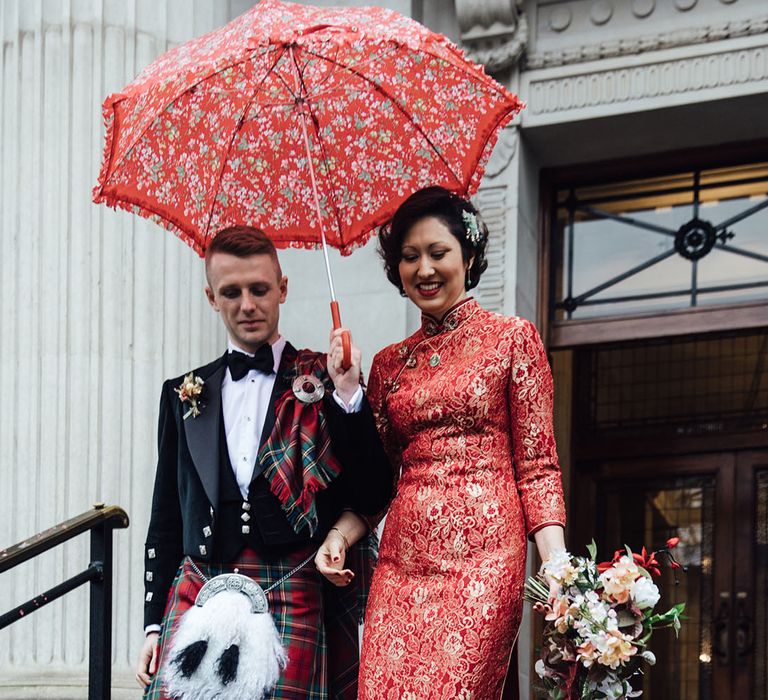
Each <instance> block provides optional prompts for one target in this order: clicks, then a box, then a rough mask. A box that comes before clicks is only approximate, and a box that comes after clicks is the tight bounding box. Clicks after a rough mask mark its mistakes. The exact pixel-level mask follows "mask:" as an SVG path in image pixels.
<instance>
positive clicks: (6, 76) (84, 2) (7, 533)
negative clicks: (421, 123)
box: [0, 0, 228, 698]
mask: <svg viewBox="0 0 768 700" xmlns="http://www.w3.org/2000/svg"><path fill="white" fill-rule="evenodd" d="M227 20H228V3H224V2H220V1H219V0H193V1H191V2H190V1H186V0H3V2H2V4H1V5H0V36H1V37H2V54H1V55H0V76H2V77H1V78H0V81H1V82H0V154H1V157H0V227H1V230H2V239H1V240H2V243H3V249H2V253H3V254H2V257H0V290H1V292H0V356H1V357H2V362H0V386H2V400H0V407H1V408H0V410H1V411H2V418H0V484H2V486H0V536H1V537H2V540H1V541H0V546H7V545H10V544H12V543H14V542H17V541H19V540H21V539H24V538H25V537H27V536H29V535H32V534H34V533H36V532H39V531H40V530H42V529H44V528H47V527H49V526H51V525H54V524H55V523H57V522H60V521H62V520H65V519H66V518H68V517H71V516H73V515H75V514H77V513H80V512H82V511H85V510H87V509H89V508H90V507H91V505H92V504H93V503H94V502H97V501H104V502H107V503H114V504H119V505H121V506H123V507H124V508H125V509H126V510H127V511H128V513H129V515H130V517H131V527H130V529H129V530H127V531H121V532H118V533H117V535H116V543H115V557H116V561H115V587H114V607H113V611H114V612H113V620H114V626H113V669H114V687H115V689H116V690H115V694H114V696H113V697H136V693H137V691H138V688H137V686H136V685H135V681H134V680H133V677H132V676H133V673H132V668H133V665H134V660H135V656H136V653H137V650H138V647H139V644H140V642H141V639H142V636H143V635H142V630H141V625H142V619H141V618H142V612H141V611H142V602H143V601H142V596H143V589H142V561H141V556H142V543H143V539H144V535H145V532H146V525H147V521H148V513H149V506H150V498H151V493H152V481H153V476H154V468H155V454H156V448H155V443H156V438H155V432H156V421H157V403H158V398H159V392H160V385H161V381H162V380H163V379H164V378H165V377H168V376H172V375H174V374H179V373H181V372H183V371H184V370H186V369H189V368H190V367H192V366H196V365H198V364H200V363H202V362H204V361H208V360H210V359H212V358H213V357H215V356H216V355H217V354H218V353H219V352H220V351H221V348H222V344H223V340H224V335H223V333H222V331H221V329H220V324H219V322H218V319H217V317H216V316H215V314H212V313H210V311H209V309H208V307H207V303H206V302H205V300H204V297H203V293H202V281H203V277H202V265H201V262H200V260H199V259H198V258H197V257H196V256H195V255H194V253H193V252H192V251H191V249H189V248H187V247H186V246H185V245H183V244H182V243H181V242H179V241H178V240H176V239H175V238H174V237H173V236H172V235H170V234H169V233H168V232H166V231H164V230H163V229H161V228H159V227H158V226H156V225H154V224H151V223H148V222H147V221H145V220H143V219H141V220H140V219H138V218H136V217H133V216H131V215H129V214H126V213H122V212H121V213H115V212H112V211H110V210H107V209H106V208H105V207H96V206H95V205H93V204H92V203H91V188H92V187H93V185H94V184H95V181H96V175H97V173H98V167H99V163H100V160H101V155H102V147H103V136H104V134H103V126H102V122H101V109H100V105H101V102H102V100H103V98H104V97H105V96H106V95H107V94H108V93H110V92H113V91H116V90H119V89H120V88H121V87H122V86H123V85H125V84H126V83H128V82H129V81H130V80H131V79H132V78H133V77H134V75H135V74H136V73H137V72H138V71H139V70H140V69H141V68H142V67H143V66H145V65H146V64H147V63H149V62H150V61H151V60H152V59H153V58H154V57H155V56H157V55H158V54H160V53H161V52H163V51H165V50H166V49H167V48H169V47H170V46H171V45H173V44H176V43H179V42H183V41H186V40H187V39H189V38H190V37H192V36H195V35H199V34H202V33H204V32H205V31H208V30H209V29H211V28H213V27H215V26H218V25H220V24H223V23H225V22H226V21H227ZM87 564H88V539H87V537H81V538H78V539H77V540H76V541H74V542H72V543H70V544H68V545H65V546H63V547H59V548H57V549H56V550H53V551H51V552H49V553H47V554H45V555H43V556H41V557H39V558H38V559H36V560H35V561H33V562H29V563H27V564H24V565H22V566H20V567H18V568H17V569H16V570H14V571H13V572H10V573H7V574H4V575H3V576H2V577H1V578H0V600H2V605H3V608H4V610H3V611H5V609H7V608H10V607H11V606H13V605H16V604H18V603H21V602H23V601H24V600H26V599H28V598H31V597H32V596H33V595H36V594H37V593H40V592H42V591H43V590H45V589H47V588H49V587H51V586H52V585H54V584H55V583H58V582H59V581H61V580H63V579H64V578H65V577H68V576H71V575H73V574H74V573H77V572H78V571H80V570H82V569H84V568H85V567H86V566H87ZM87 645H88V606H87V589H86V588H83V589H80V590H78V591H77V592H75V593H71V594H69V595H67V596H66V597H65V598H64V599H62V600H60V601H57V602H55V603H52V604H51V605H49V606H47V607H46V608H44V609H42V610H40V611H39V612H36V613H35V614H34V615H32V616H31V617H30V618H29V619H26V620H22V621H20V622H18V623H16V624H14V625H13V626H12V627H11V628H9V629H7V630H4V631H3V633H2V634H0V697H13V698H22V697H26V698H44V697H56V698H70V697H71V698H82V697H85V689H84V685H85V678H86V674H87V655H88V652H87V649H88V646H87ZM121 689H126V690H121ZM127 689H130V692H129V691H128V690H127Z"/></svg>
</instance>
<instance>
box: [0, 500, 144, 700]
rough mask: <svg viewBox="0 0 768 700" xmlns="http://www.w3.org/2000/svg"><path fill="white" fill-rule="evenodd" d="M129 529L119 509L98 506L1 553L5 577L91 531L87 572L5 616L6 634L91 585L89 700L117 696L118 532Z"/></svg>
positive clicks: (0, 623) (0, 624)
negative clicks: (115, 569)
mask: <svg viewBox="0 0 768 700" xmlns="http://www.w3.org/2000/svg"><path fill="white" fill-rule="evenodd" d="M128 523H129V520H128V514H127V513H126V512H125V511H124V510H123V509H122V508H120V507H119V506H105V505H104V504H103V503H97V504H96V505H95V506H94V507H93V510H89V511H86V512H85V513H81V514H80V515H77V516H75V517H74V518H70V519H69V520H66V521H64V522H63V523H59V524H58V525H54V526H53V527H51V528H49V529H47V530H44V531H43V532H40V533H38V534H37V535H34V536H33V537H30V538H29V539H28V540H24V541H23V542H19V543H18V544H15V545H13V546H12V547H9V548H8V549H0V574H2V573H4V572H6V571H8V570H9V569H12V568H14V567H15V566H18V565H19V564H21V563H23V562H25V561H28V560H30V559H33V558H34V557H36V556H38V555H39V554H42V553H43V552H47V551H48V550H49V549H52V548H53V547H56V546H57V545H60V544H63V543H64V542H67V541H68V540H71V539H72V538H73V537H77V536H78V535H82V534H83V533H84V532H89V531H90V533H91V561H90V563H89V564H88V568H87V569H85V570H84V571H81V572H80V573H79V574H76V575H75V576H72V577H70V578H68V579H67V580H66V581H64V582H63V583H60V584H58V585H57V586H54V587H53V588H51V589H50V590H48V591H45V593H41V594H40V595H38V596H35V597H34V598H32V600H29V601H27V602H26V603H23V604H21V605H19V606H17V607H15V608H13V610H9V611H8V612H7V613H5V614H4V615H0V629H3V628H5V627H8V626H9V625H12V624H13V623H14V622H18V621H19V620H22V619H24V618H25V617H27V616H28V615H29V614H31V613H33V612H34V611H35V610H39V609H40V608H42V607H43V606H45V605H48V603H51V602H53V601H54V600H56V599H57V598H60V597H61V596H63V595H65V594H66V593H69V592H70V591H73V590H74V589H75V588H78V587H79V586H82V585H83V584H85V583H90V584H91V586H90V588H91V596H90V598H91V600H90V635H89V656H88V698H89V700H105V699H106V698H109V697H110V695H111V684H112V683H111V681H112V531H113V530H117V529H122V528H126V527H128Z"/></svg>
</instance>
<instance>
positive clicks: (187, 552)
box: [137, 226, 392, 700]
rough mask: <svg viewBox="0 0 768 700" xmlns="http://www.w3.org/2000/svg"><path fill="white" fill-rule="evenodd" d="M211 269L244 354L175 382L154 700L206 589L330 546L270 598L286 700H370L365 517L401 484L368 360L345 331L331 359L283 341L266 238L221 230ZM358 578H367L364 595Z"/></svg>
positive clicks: (155, 592)
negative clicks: (221, 578)
mask: <svg viewBox="0 0 768 700" xmlns="http://www.w3.org/2000/svg"><path fill="white" fill-rule="evenodd" d="M205 271H206V278H207V282H208V286H207V287H206V289H205V293H206V296H207V298H208V301H209V303H210V304H211V306H212V307H213V309H214V310H215V311H217V312H218V313H219V314H220V315H221V318H222V321H223V323H224V326H225V327H226V329H227V334H228V336H229V343H228V348H227V352H226V353H225V354H224V356H223V357H220V358H219V359H217V360H215V361H213V362H211V363H210V364H208V365H205V366H204V367H200V368H198V369H195V370H193V371H192V372H190V373H187V374H185V376H183V377H177V378H176V379H171V380H168V381H166V382H165V384H164V385H163V390H162V395H161V400H160V417H159V437H158V465H157V474H156V478H155V487H154V495H153V499H152V512H151V518H150V523H149V530H148V533H147V539H146V547H145V567H144V568H145V572H144V585H145V598H144V600H145V602H144V624H145V633H146V639H145V642H144V645H143V647H142V649H141V653H140V656H139V662H138V668H137V680H138V681H139V683H140V684H141V685H142V686H144V687H147V695H146V697H150V698H164V697H167V696H166V690H165V686H164V676H165V675H166V674H167V670H168V666H169V648H170V647H172V644H173V637H174V633H175V631H176V629H177V627H178V624H179V619H180V618H181V616H182V614H183V613H184V612H185V611H186V610H187V609H189V608H190V607H191V606H192V605H194V602H195V596H196V595H197V592H198V591H199V590H200V588H201V587H202V585H203V583H204V581H205V580H206V579H209V578H212V577H213V576H215V575H217V574H220V573H231V572H233V571H234V570H238V571H239V572H240V573H241V574H246V575H248V576H250V577H251V578H253V579H254V580H255V581H256V582H257V583H258V584H259V585H261V587H262V588H267V587H268V586H269V585H271V584H274V583H275V582H276V581H278V580H279V579H280V578H282V576H283V575H285V574H288V573H289V572H290V571H291V570H292V569H293V568H294V567H296V566H298V565H300V564H301V563H302V562H304V561H306V560H307V559H310V560H311V559H312V558H313V555H314V554H315V552H318V549H319V552H318V553H317V556H316V557H315V564H316V566H315V565H313V564H312V563H311V561H310V563H309V564H306V565H305V566H303V567H302V568H301V569H299V571H297V572H296V573H294V574H293V575H292V576H291V577H290V578H289V579H288V580H287V581H285V582H284V583H283V584H281V585H280V586H278V587H277V588H275V589H274V590H273V591H271V592H270V593H269V594H268V600H269V606H270V612H271V614H272V615H273V618H274V619H275V623H276V626H277V630H278V632H279V633H280V635H281V638H282V642H283V645H284V646H285V647H286V650H287V653H288V665H287V668H286V669H285V671H284V672H283V673H282V676H281V679H280V681H279V682H278V685H277V687H276V688H275V690H274V691H273V694H272V696H271V697H275V698H296V699H297V700H298V699H299V698H301V699H302V700H305V699H307V698H315V697H317V698H325V697H331V698H350V699H351V698H355V697H356V694H357V686H356V676H357V657H356V655H357V625H358V616H359V610H358V598H359V599H360V600H361V601H362V600H364V596H365V594H366V592H367V578H368V577H367V576H366V573H369V572H370V563H371V558H370V557H369V556H368V554H369V553H370V552H369V550H366V549H365V547H364V546H363V544H364V543H367V542H368V538H367V534H368V533H367V527H366V525H365V520H364V519H363V518H362V517H361V516H365V515H374V514H375V513H377V512H379V511H380V510H381V509H382V508H383V507H384V506H385V504H386V503H387V502H388V499H389V496H390V492H391V484H392V478H391V467H390V466H389V463H388V461H387V458H386V456H385V454H384V451H383V449H382V446H381V443H380V441H379V438H378V435H377V432H376V428H375V426H374V423H373V417H372V414H371V410H370V407H369V406H368V404H367V400H366V399H365V398H364V396H363V393H362V389H361V384H360V376H361V374H360V352H359V350H358V349H357V348H355V347H353V352H352V366H351V367H350V368H349V369H347V370H344V369H343V368H342V364H341V344H340V339H339V337H338V333H336V334H334V336H333V338H332V344H331V352H330V353H329V355H328V356H326V355H325V354H320V353H315V352H312V351H308V350H299V351H297V350H296V349H295V348H293V347H292V346H291V345H290V343H288V342H287V341H286V340H285V339H284V338H283V337H282V336H281V335H280V333H279V330H278V320H279V316H280V306H281V304H283V303H284V302H285V299H286V295H287V290H288V280H287V278H286V277H285V276H284V275H283V274H282V271H281V268H280V263H279V261H278V258H277V253H276V251H275V247H274V245H273V244H272V242H271V241H270V240H269V238H267V236H266V235H265V234H263V233H262V232H261V231H259V230H258V229H254V228H251V227H246V226H238V227H232V228H228V229H225V230H223V231H221V232H220V233H219V234H218V235H217V236H216V237H215V238H214V239H213V241H212V242H211V244H210V246H209V248H208V250H207V253H206V258H205ZM326 361H327V367H326ZM361 538H363V540H362V541H361V543H360V544H358V545H357V546H353V545H354V544H355V542H356V541H357V540H360V539H361ZM351 546H353V549H352V550H351V551H349V552H348V553H347V551H346V550H347V549H349V548H350V547H351ZM345 565H347V566H348V568H344V567H345ZM353 568H357V571H358V577H357V578H358V579H359V580H357V581H355V583H356V584H357V585H355V586H349V585H348V584H350V583H351V582H352V581H353V579H355V572H354V571H353ZM320 573H322V574H323V575H324V576H325V577H326V579H328V581H330V582H331V583H333V584H335V585H336V586H338V588H335V587H334V586H332V585H330V584H329V583H328V581H326V580H325V579H323V578H322V577H321V575H320ZM198 663H200V662H198ZM194 665H195V664H194V663H193V664H192V666H194ZM190 668H191V666H189V664H187V666H185V667H184V671H185V672H186V671H190ZM195 670H196V669H195V668H192V670H191V671H190V673H191V674H194V673H195ZM174 671H178V669H174ZM231 676H232V673H231V672H230V673H229V674H228V676H227V678H230V679H231ZM227 678H225V679H224V681H223V683H224V684H226V683H227V682H229V681H228V680H227ZM222 690H224V689H223V688H222Z"/></svg>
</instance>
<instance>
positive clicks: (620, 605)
mask: <svg viewBox="0 0 768 700" xmlns="http://www.w3.org/2000/svg"><path fill="white" fill-rule="evenodd" d="M678 542H679V539H678V538H676V537H673V538H671V539H670V540H668V541H667V546H666V547H664V548H662V549H659V550H658V551H655V552H651V553H650V554H648V553H647V552H646V550H645V547H643V550H642V554H634V553H633V552H632V550H630V549H629V547H627V548H626V549H625V550H618V551H616V553H615V554H614V557H613V560H612V561H610V562H604V563H602V564H597V563H596V562H595V556H596V552H597V548H596V546H595V543H594V542H592V544H591V545H589V546H588V547H587V550H588V551H589V557H574V556H572V555H571V554H569V553H568V552H566V551H564V550H561V551H559V552H554V553H553V554H552V556H551V557H550V559H549V560H548V561H547V562H546V563H545V564H544V565H543V566H542V568H541V571H540V572H539V574H538V575H536V576H532V577H530V578H529V579H528V581H527V582H526V584H525V599H526V600H528V601H530V602H532V603H533V607H534V610H536V611H537V612H539V613H541V614H543V615H544V620H545V626H544V640H543V644H542V649H541V658H540V659H539V661H537V662H536V673H537V674H538V676H539V677H540V678H541V679H542V681H543V683H544V688H545V689H546V692H547V697H548V698H550V699H551V700H571V699H572V698H582V699H583V700H597V699H598V698H610V699H611V700H619V699H622V698H629V697H636V696H638V695H640V694H641V692H642V691H636V690H632V687H631V686H630V683H629V679H630V678H632V676H634V675H636V674H639V673H642V664H643V663H648V664H651V665H652V664H654V663H655V662H656V657H655V656H654V655H653V652H651V651H650V649H649V648H648V642H649V640H650V638H651V635H652V634H653V631H654V630H656V629H659V628H662V627H672V628H673V629H674V630H675V634H677V632H678V631H679V629H680V617H681V615H682V613H683V610H684V609H685V603H680V604H678V605H675V606H674V607H672V608H671V609H670V610H668V611H667V612H665V613H661V614H654V611H653V610H654V608H655V606H656V604H657V603H658V602H659V597H660V594H659V589H658V587H657V586H656V584H654V583H653V578H652V577H653V576H660V575H661V570H660V565H659V561H658V559H657V557H658V556H659V555H662V554H663V555H666V557H667V558H668V559H669V562H670V564H671V566H672V567H673V568H675V569H677V568H680V565H679V564H678V563H677V561H676V560H675V558H674V556H673V555H672V551H671V550H672V549H673V548H674V547H675V546H677V544H678Z"/></svg>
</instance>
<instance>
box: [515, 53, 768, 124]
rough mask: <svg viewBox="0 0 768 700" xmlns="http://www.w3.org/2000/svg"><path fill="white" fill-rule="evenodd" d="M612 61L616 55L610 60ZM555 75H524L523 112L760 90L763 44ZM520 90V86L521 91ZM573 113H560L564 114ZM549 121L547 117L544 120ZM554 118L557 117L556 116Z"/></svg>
mask: <svg viewBox="0 0 768 700" xmlns="http://www.w3.org/2000/svg"><path fill="white" fill-rule="evenodd" d="M614 60H615V59H614ZM556 73H557V75H551V76H547V77H544V76H542V77H541V78H538V77H537V76H536V74H535V73H529V74H527V80H526V81H525V82H527V83H528V85H527V86H525V88H524V89H525V93H524V94H526V95H527V97H528V109H527V113H528V114H529V115H531V116H532V117H537V116H538V117H547V116H554V115H556V114H558V113H561V114H562V113H566V112H574V111H581V110H585V109H591V110H594V109H595V108H602V109H601V110H600V111H603V112H605V111H606V108H608V107H612V106H615V105H621V104H622V103H627V109H637V108H642V103H643V102H647V103H650V102H653V101H656V100H658V99H659V98H666V99H665V102H666V101H667V100H668V99H669V98H670V97H671V96H675V95H682V94H685V93H690V92H700V91H705V92H706V91H716V90H718V89H721V88H732V89H735V88H739V89H738V90H737V92H739V93H744V94H746V93H754V92H761V91H764V90H765V89H766V81H768V47H767V46H753V47H749V48H742V49H740V50H731V51H721V52H717V53H712V54H709V55H698V56H693V57H684V58H676V59H669V60H658V61H654V62H649V63H647V64H645V65H642V66H632V65H625V66H623V67H614V68H611V69H606V70H589V71H584V72H583V73H582V72H576V71H574V72H573V73H571V74H568V73H567V72H565V69H564V68H561V69H556ZM522 91H523V90H522V89H521V92H522ZM572 117H573V115H572V114H571V115H568V116H566V115H563V117H562V118H563V119H569V118H572ZM547 121H549V120H547ZM558 121H559V120H558Z"/></svg>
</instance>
